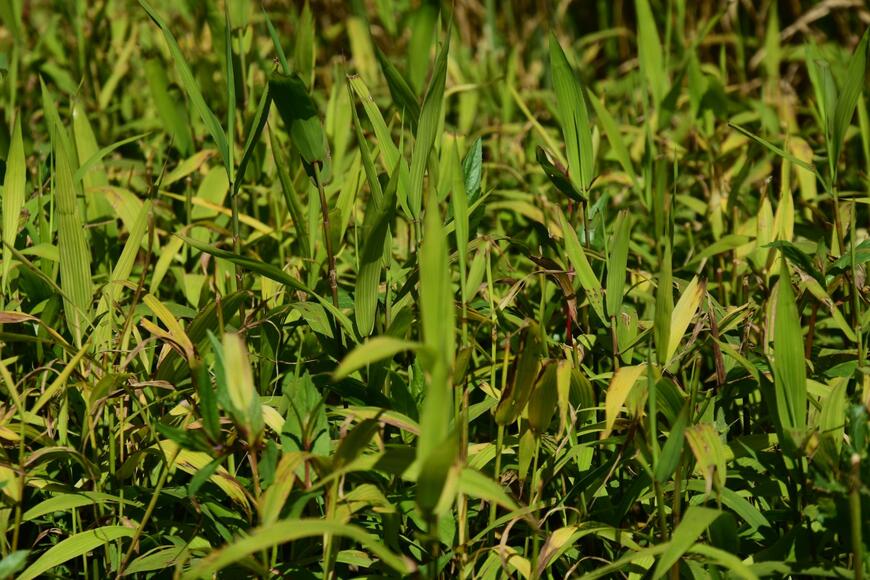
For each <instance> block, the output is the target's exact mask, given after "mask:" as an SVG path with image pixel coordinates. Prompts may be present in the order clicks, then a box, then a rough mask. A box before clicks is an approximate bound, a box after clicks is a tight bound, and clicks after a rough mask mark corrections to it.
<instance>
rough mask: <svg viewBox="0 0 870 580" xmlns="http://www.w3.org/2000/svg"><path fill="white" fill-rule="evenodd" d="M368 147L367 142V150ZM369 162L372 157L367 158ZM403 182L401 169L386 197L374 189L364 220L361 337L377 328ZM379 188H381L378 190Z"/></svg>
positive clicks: (357, 300)
mask: <svg viewBox="0 0 870 580" xmlns="http://www.w3.org/2000/svg"><path fill="white" fill-rule="evenodd" d="M367 146H368V145H366V144H365V142H363V148H365V147H367ZM366 158H368V155H366ZM366 166H367V169H366V173H367V174H368V173H369V172H373V169H374V168H373V167H371V161H370V159H369V160H368V162H367V163H366ZM369 177H370V179H369V182H370V183H372V182H377V179H378V178H377V176H376V175H371V176H369ZM398 181H399V168H398V167H396V168H395V169H394V170H393V175H392V177H391V178H390V182H389V183H388V184H387V188H386V190H385V191H384V192H383V193H382V195H380V196H379V195H376V194H375V192H376V191H377V189H376V188H373V189H372V198H373V199H372V202H371V203H370V204H369V205H368V208H367V209H366V213H365V217H364V218H363V226H362V232H363V244H362V252H361V253H360V256H359V261H360V262H359V270H358V272H357V278H356V285H355V289H354V314H355V316H356V326H357V329H358V330H359V333H360V335H361V336H368V335H370V334H371V333H372V330H373V329H374V326H375V314H376V311H377V306H378V288H379V287H380V283H381V273H382V272H383V269H384V268H383V259H384V254H385V252H388V251H389V248H388V247H387V243H388V242H389V240H390V236H389V233H390V224H391V223H392V221H393V216H394V215H395V212H396V187H397V185H398ZM376 187H377V186H376Z"/></svg>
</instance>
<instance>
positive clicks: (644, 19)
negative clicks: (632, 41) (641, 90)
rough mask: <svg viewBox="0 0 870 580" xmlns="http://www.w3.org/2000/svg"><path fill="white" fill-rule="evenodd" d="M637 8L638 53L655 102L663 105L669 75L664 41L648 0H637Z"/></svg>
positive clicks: (657, 104)
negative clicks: (657, 28) (663, 47)
mask: <svg viewBox="0 0 870 580" xmlns="http://www.w3.org/2000/svg"><path fill="white" fill-rule="evenodd" d="M635 9H636V10H637V54H638V60H639V61H640V69H641V71H642V72H643V75H644V77H646V82H647V83H648V85H649V91H650V94H651V95H652V98H653V104H654V105H655V106H656V107H658V106H659V105H661V102H662V100H664V98H665V94H666V93H667V92H668V84H669V83H668V77H667V71H666V70H665V66H664V62H663V58H662V43H661V40H660V39H659V33H658V30H656V21H655V18H654V17H653V13H652V10H650V6H649V2H648V0H635Z"/></svg>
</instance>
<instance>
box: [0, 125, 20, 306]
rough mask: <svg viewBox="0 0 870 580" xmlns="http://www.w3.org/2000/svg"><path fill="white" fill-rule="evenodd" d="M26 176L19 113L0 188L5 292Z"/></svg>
mask: <svg viewBox="0 0 870 580" xmlns="http://www.w3.org/2000/svg"><path fill="white" fill-rule="evenodd" d="M26 178H27V166H26V165H25V159H24V142H23V140H22V137H21V113H19V114H18V115H16V117H15V125H14V127H13V128H12V142H11V143H10V144H9V156H8V157H7V159H6V177H5V179H4V182H3V187H2V188H0V192H2V197H3V224H2V227H3V229H2V232H3V264H2V270H3V274H2V276H3V285H2V289H3V291H4V293H5V292H7V291H8V289H9V280H8V276H9V269H10V268H11V267H12V248H13V247H15V237H16V236H17V235H18V220H19V217H20V216H21V209H22V208H23V207H24V197H25V191H24V188H25V186H26Z"/></svg>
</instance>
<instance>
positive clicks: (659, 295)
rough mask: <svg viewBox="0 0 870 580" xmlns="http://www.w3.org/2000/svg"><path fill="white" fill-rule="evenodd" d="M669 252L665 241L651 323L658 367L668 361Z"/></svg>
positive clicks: (671, 294)
mask: <svg viewBox="0 0 870 580" xmlns="http://www.w3.org/2000/svg"><path fill="white" fill-rule="evenodd" d="M671 252H672V250H671V244H670V242H669V241H668V240H666V241H665V244H664V251H663V255H662V262H661V266H660V267H659V279H658V283H657V285H656V311H655V320H654V321H653V326H654V329H653V330H654V331H655V334H654V335H653V336H654V339H655V345H656V358H657V360H658V363H659V364H660V365H665V364H667V362H668V360H669V359H670V354H669V353H670V344H671V326H672V323H673V319H674V318H673V315H674V288H673V272H672V257H671ZM684 331H685V329H684ZM680 338H682V335H680ZM677 344H679V339H678V340H677Z"/></svg>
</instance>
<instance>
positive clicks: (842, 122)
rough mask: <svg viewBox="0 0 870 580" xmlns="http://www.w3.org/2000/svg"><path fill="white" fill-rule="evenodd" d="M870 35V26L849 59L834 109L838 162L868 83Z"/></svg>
mask: <svg viewBox="0 0 870 580" xmlns="http://www.w3.org/2000/svg"><path fill="white" fill-rule="evenodd" d="M868 35H870V28H868V29H867V30H865V31H864V35H863V36H861V42H859V43H858V46H857V47H856V48H855V53H854V54H853V55H852V58H851V59H850V60H849V68H848V70H847V71H846V78H845V81H844V83H843V87H842V89H841V90H840V95H839V98H838V99H837V107H836V109H835V111H834V126H833V134H832V135H831V138H832V139H833V143H832V144H831V151H832V155H831V157H832V158H833V159H832V161H833V163H834V164H836V163H837V162H838V160H839V158H840V151H841V150H842V148H843V143H844V142H845V140H846V131H847V130H848V129H849V124H850V123H851V122H852V117H853V116H854V115H855V107H856V106H857V105H858V97H860V96H861V92H862V91H863V90H864V85H865V84H866V71H867V39H868Z"/></svg>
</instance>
